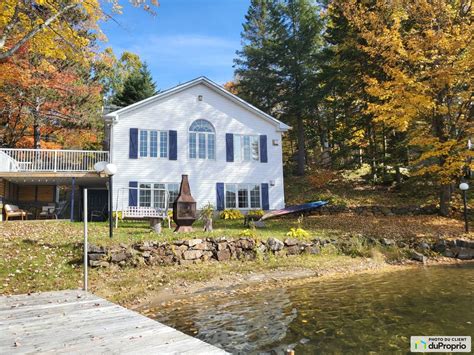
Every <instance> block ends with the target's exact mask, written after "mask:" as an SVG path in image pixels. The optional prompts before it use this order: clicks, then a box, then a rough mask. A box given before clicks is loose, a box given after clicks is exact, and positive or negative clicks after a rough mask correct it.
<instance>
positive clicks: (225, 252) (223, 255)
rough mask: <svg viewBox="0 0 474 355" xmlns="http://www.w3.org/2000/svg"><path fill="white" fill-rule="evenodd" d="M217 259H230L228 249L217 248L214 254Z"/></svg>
mask: <svg viewBox="0 0 474 355" xmlns="http://www.w3.org/2000/svg"><path fill="white" fill-rule="evenodd" d="M216 257H217V260H219V261H227V260H230V250H227V249H225V250H219V251H218V252H217V254H216Z"/></svg>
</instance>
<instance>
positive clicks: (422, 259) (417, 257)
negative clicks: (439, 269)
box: [411, 251, 428, 264]
mask: <svg viewBox="0 0 474 355" xmlns="http://www.w3.org/2000/svg"><path fill="white" fill-rule="evenodd" d="M411 258H412V260H416V261H420V262H422V263H423V264H426V261H427V260H428V259H427V258H426V256H424V255H423V254H421V253H418V252H416V251H412V253H411Z"/></svg>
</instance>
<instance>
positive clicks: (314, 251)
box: [304, 245, 321, 255]
mask: <svg viewBox="0 0 474 355" xmlns="http://www.w3.org/2000/svg"><path fill="white" fill-rule="evenodd" d="M304 252H305V253H306V254H311V255H317V254H319V253H320V252H321V251H320V250H319V248H318V247H317V246H315V245H313V246H310V245H309V246H306V247H305V248H304Z"/></svg>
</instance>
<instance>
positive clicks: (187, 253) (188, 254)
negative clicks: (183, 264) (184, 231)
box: [183, 250, 202, 260]
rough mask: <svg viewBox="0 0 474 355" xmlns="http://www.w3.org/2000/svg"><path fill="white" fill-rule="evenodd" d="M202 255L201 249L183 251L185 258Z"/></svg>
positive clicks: (194, 257)
mask: <svg viewBox="0 0 474 355" xmlns="http://www.w3.org/2000/svg"><path fill="white" fill-rule="evenodd" d="M201 256H202V251H201V250H186V251H185V252H184V253H183V259H184V260H194V259H199V258H200V257H201Z"/></svg>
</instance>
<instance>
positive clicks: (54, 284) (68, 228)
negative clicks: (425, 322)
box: [0, 214, 472, 294]
mask: <svg viewBox="0 0 474 355" xmlns="http://www.w3.org/2000/svg"><path fill="white" fill-rule="evenodd" d="M297 225H298V222H297V218H296V217H289V218H283V219H276V220H271V221H268V223H267V227H266V228H264V229H256V230H251V231H250V233H252V234H254V237H255V238H259V239H262V240H263V239H266V238H268V237H276V238H279V239H281V240H283V239H284V238H285V237H286V233H287V232H288V230H289V229H290V228H291V227H296V226H297ZM214 226H215V230H214V231H213V232H212V233H204V232H203V231H202V230H201V229H202V225H201V223H200V222H198V223H196V225H195V227H196V228H195V229H196V231H195V232H193V233H189V234H175V233H173V232H172V230H169V229H167V228H163V233H162V234H161V235H158V234H155V233H152V232H151V231H150V229H149V227H148V225H147V224H146V223H144V222H124V223H121V224H120V226H119V228H118V229H115V230H114V232H115V233H114V238H113V239H112V240H111V239H109V237H108V226H107V224H106V223H90V224H89V243H91V244H101V245H113V244H120V243H124V244H131V243H134V242H138V241H142V240H160V241H172V240H177V239H183V238H204V237H220V236H227V237H238V236H240V235H242V234H245V235H247V234H248V233H249V232H248V230H247V228H246V227H244V226H243V221H242V220H233V221H228V220H227V221H225V220H216V221H215V223H214ZM302 227H303V228H304V229H305V230H307V231H308V232H309V236H308V237H307V239H312V238H316V237H319V238H334V239H338V238H345V239H347V238H349V237H350V236H352V237H350V238H349V239H351V238H352V239H354V238H353V237H354V236H355V237H357V235H362V236H372V237H377V238H383V237H387V238H394V239H397V238H427V239H430V238H437V237H439V236H443V237H447V238H450V237H453V238H454V237H459V236H461V235H462V233H463V224H462V222H461V221H458V220H454V219H446V218H440V217H436V216H417V217H360V216H354V215H349V214H347V215H326V216H316V215H315V216H310V217H307V218H305V219H304V220H303V222H302ZM471 237H472V235H471ZM82 243H83V224H82V223H71V222H67V221H27V222H22V221H12V222H4V223H0V255H1V256H2V258H0V294H4V293H25V292H32V291H44V290H55V289H68V288H77V287H81V285H82ZM356 247H357V246H356ZM327 257H337V260H339V261H341V260H346V259H347V257H346V256H342V255H328V254H327V253H326V255H325V256H305V257H303V256H299V257H292V258H283V259H282V258H280V259H277V258H268V259H266V260H260V261H256V262H251V263H242V262H240V261H233V262H231V263H229V264H220V263H219V265H218V266H217V264H202V265H193V266H190V267H189V268H188V267H182V266H169V267H157V268H153V270H152V269H150V270H146V271H144V270H143V269H144V268H141V270H136V269H132V268H129V269H110V270H93V271H92V272H91V278H92V279H94V278H96V279H98V280H102V281H103V282H101V283H100V284H102V285H104V287H105V285H108V286H107V287H111V284H109V283H108V282H107V279H110V280H112V279H113V280H115V281H114V282H115V284H116V288H117V290H120V287H121V286H119V285H121V284H134V283H136V282H137V279H136V277H137V273H144V275H142V276H143V277H150V278H154V277H155V276H153V275H161V276H160V277H162V278H163V280H162V281H159V283H161V284H164V283H166V282H169V281H170V280H171V279H174V280H176V279H182V278H188V279H191V280H193V279H195V278H196V277H198V278H201V279H202V278H211V277H215V276H216V275H218V274H219V273H224V274H225V273H227V272H229V271H239V270H240V271H241V272H248V271H249V270H263V269H273V268H278V267H283V268H289V267H297V266H305V267H310V268H311V267H313V266H315V265H319V264H320V263H322V262H325V260H326V259H325V258H327ZM326 261H327V260H326ZM339 261H338V262H339ZM341 262H342V261H341ZM150 272H152V274H149V273H150ZM147 275H148V276H147ZM196 275H197V276H196ZM157 277H158V276H157ZM158 279H159V278H158ZM158 279H157V280H158ZM145 280H146V279H145ZM159 280H161V279H159ZM155 281H156V280H155ZM155 281H153V283H155ZM146 282H151V281H150V280H147V281H146ZM157 282H158V281H157ZM98 291H99V292H100V290H98Z"/></svg>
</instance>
